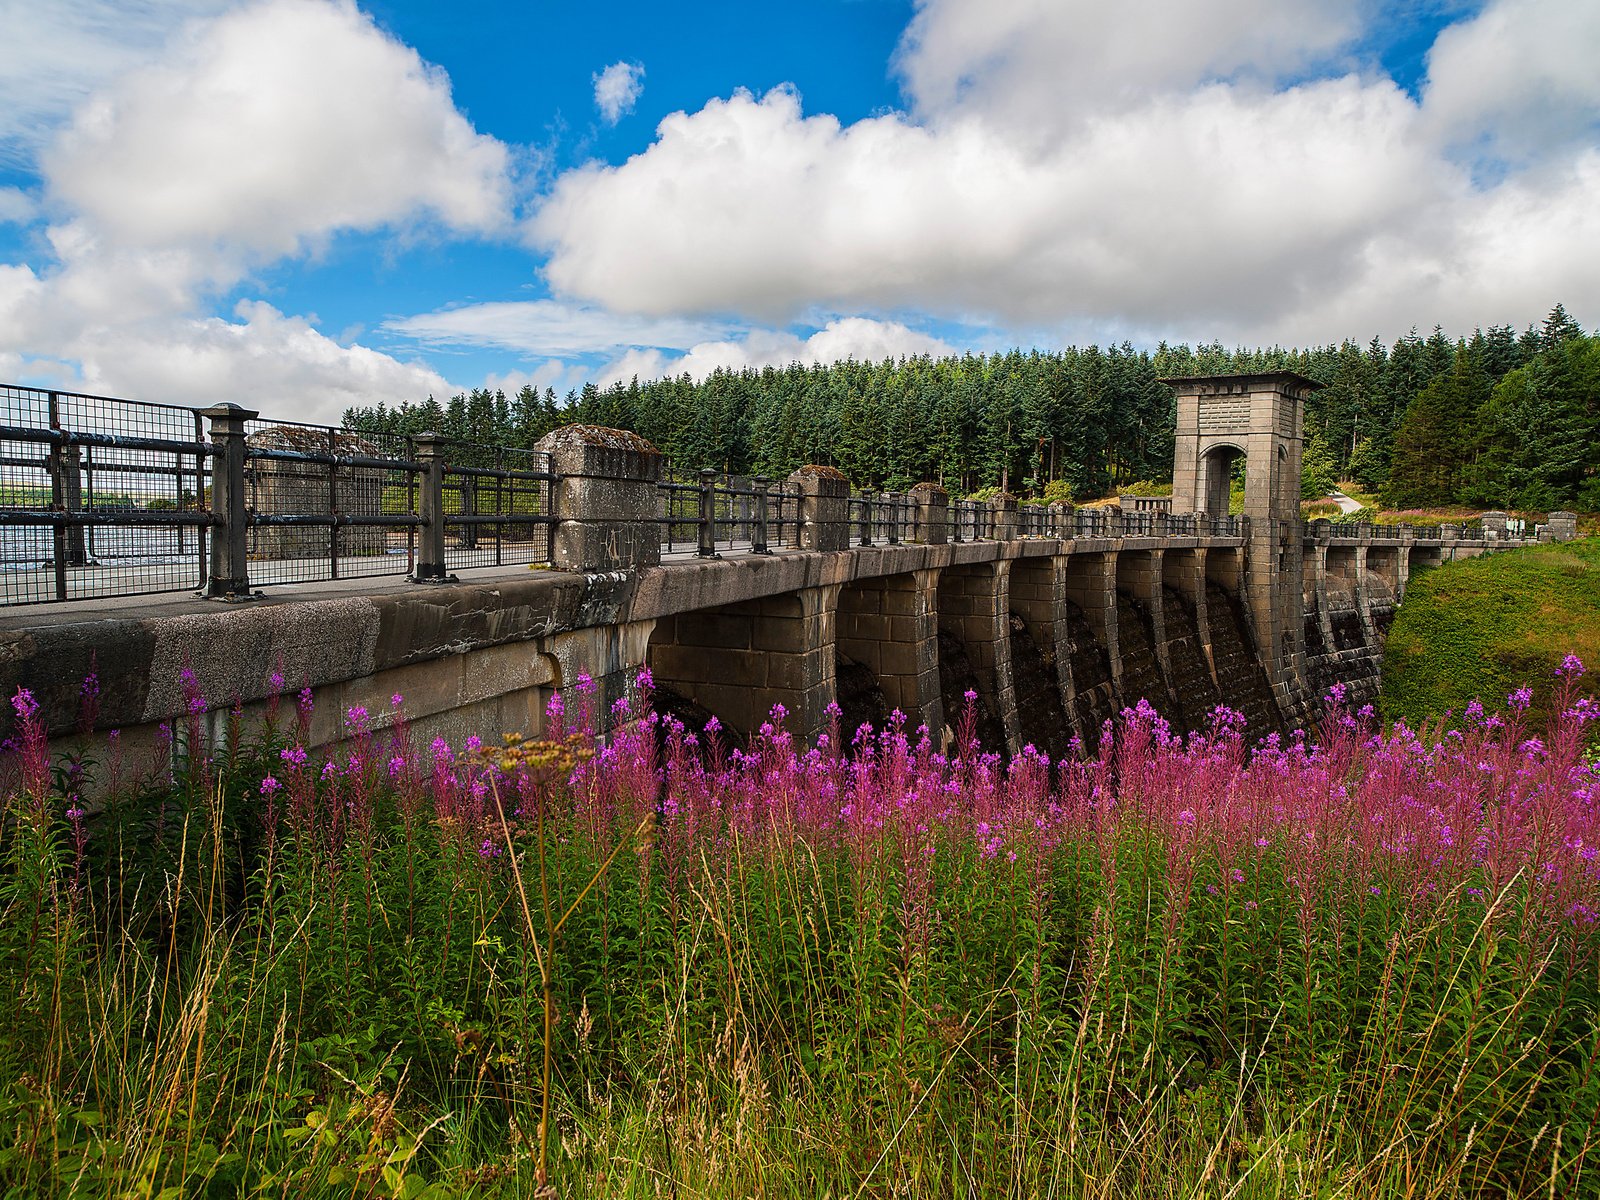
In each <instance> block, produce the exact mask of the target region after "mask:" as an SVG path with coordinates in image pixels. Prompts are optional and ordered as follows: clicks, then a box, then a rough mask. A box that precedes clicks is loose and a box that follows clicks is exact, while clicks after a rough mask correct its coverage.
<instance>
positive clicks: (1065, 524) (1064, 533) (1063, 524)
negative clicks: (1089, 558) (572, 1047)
mask: <svg viewBox="0 0 1600 1200" xmlns="http://www.w3.org/2000/svg"><path fill="white" fill-rule="evenodd" d="M1049 507H1050V528H1051V530H1052V531H1053V533H1054V536H1056V537H1058V538H1070V537H1074V536H1076V534H1077V529H1076V526H1075V525H1074V522H1073V507H1072V502H1071V501H1064V500H1057V501H1056V502H1055V503H1054V504H1052V505H1050V506H1049Z"/></svg>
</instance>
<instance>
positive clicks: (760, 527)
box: [750, 475, 772, 554]
mask: <svg viewBox="0 0 1600 1200" xmlns="http://www.w3.org/2000/svg"><path fill="white" fill-rule="evenodd" d="M750 482H751V485H752V486H753V487H754V488H755V493H756V520H755V524H754V525H752V526H751V527H750V553H751V554H770V553H772V551H770V550H768V549H767V488H768V487H769V486H771V484H772V480H770V479H768V478H767V477H766V476H765V475H757V476H756V477H755V478H754V479H752V480H751V481H750Z"/></svg>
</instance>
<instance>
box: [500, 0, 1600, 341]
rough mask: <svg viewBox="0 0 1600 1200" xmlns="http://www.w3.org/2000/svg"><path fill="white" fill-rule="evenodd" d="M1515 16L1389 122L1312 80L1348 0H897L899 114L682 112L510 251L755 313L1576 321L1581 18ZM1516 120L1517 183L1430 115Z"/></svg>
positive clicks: (1341, 88)
mask: <svg viewBox="0 0 1600 1200" xmlns="http://www.w3.org/2000/svg"><path fill="white" fill-rule="evenodd" d="M1541 7H1549V8H1550V9H1551V10H1552V11H1553V10H1554V9H1555V8H1556V7H1558V0H1494V3H1492V4H1491V5H1490V7H1489V8H1488V9H1487V10H1485V11H1484V12H1483V13H1482V15H1481V16H1477V17H1472V18H1468V19H1467V20H1466V21H1465V22H1464V23H1462V24H1460V25H1457V26H1455V27H1453V28H1452V29H1451V30H1449V31H1447V33H1446V35H1445V36H1444V37H1442V38H1441V39H1440V41H1439V47H1438V49H1437V50H1436V52H1435V55H1434V58H1433V61H1432V64H1431V72H1432V73H1431V75H1430V83H1429V86H1428V91H1427V98H1426V104H1425V105H1419V103H1418V102H1417V101H1416V100H1414V99H1413V98H1412V97H1410V96H1408V95H1407V94H1406V93H1405V92H1403V91H1402V90H1401V89H1400V88H1399V87H1398V86H1397V85H1396V84H1395V83H1394V82H1393V81H1392V80H1390V79H1388V78H1387V77H1383V76H1381V75H1375V74H1373V73H1371V72H1368V71H1350V72H1345V70H1344V68H1343V67H1342V66H1340V67H1338V69H1330V67H1329V64H1330V63H1331V64H1338V63H1340V62H1342V59H1343V56H1345V55H1347V54H1353V53H1354V50H1352V46H1354V45H1355V44H1356V42H1357V41H1359V38H1360V36H1361V35H1362V34H1363V33H1364V32H1365V31H1364V30H1363V29H1362V26H1361V23H1360V18H1361V15H1362V14H1363V13H1364V12H1370V11H1372V9H1373V6H1372V5H1368V4H1360V3H1358V4H1349V3H1346V2H1345V0H1337V2H1335V0H1289V2H1284V3H1279V2H1277V0H1272V2H1269V0H1214V2H1211V3H1206V4H1196V3H1193V0H1134V2H1132V3H1130V4H1124V5H1116V6H1105V5H1102V4H1099V3H1090V2H1089V0H1065V2H1063V0H1050V2H1046V0H1030V2H1024V0H996V2H989V0H983V2H980V0H924V3H922V5H921V6H920V8H919V12H918V15H917V17H916V19H915V21H914V23H913V26H912V28H911V29H910V30H909V31H908V33H907V36H906V38H905V41H904V43H903V45H902V49H901V53H900V57H899V59H898V63H897V65H898V69H899V70H900V72H901V74H902V77H903V78H904V80H905V81H906V86H907V90H908V94H909V95H910V96H911V97H912V100H913V108H912V111H911V112H910V113H889V114H884V115H878V116H874V117H871V118H868V119H864V120H860V121H857V122H855V123H853V124H848V125H844V124H841V123H840V122H839V121H838V120H837V119H836V118H834V117H832V116H830V115H826V114H818V115H809V116H808V115H806V114H804V112H803V111H802V108H801V104H800V99H799V97H798V95H797V94H796V93H795V92H794V91H793V90H792V89H779V90H776V91H773V92H770V93H768V94H767V95H765V96H763V97H760V98H756V97H753V96H751V95H749V94H747V93H736V94H735V95H733V96H732V97H730V98H727V99H717V100H712V101H710V102H708V103H707V104H706V105H705V106H704V107H703V108H702V109H700V110H699V111H698V112H693V113H684V112H680V113H674V114H672V115H670V116H669V117H667V118H666V119H665V120H663V121H662V122H661V124H660V126H659V127H658V130H657V138H656V140H655V142H654V143H653V144H652V145H651V146H650V147H649V148H648V149H647V150H645V151H644V152H643V153H640V154H638V155H635V156H634V157H632V158H630V159H629V160H628V161H626V162H625V163H622V164H620V165H617V166H610V165H605V164H589V165H587V166H584V167H582V168H579V169H576V170H573V171H569V172H568V173H566V174H565V175H563V176H562V177H561V178H560V179H559V180H558V181H557V182H556V184H555V186H554V187H553V188H552V190H551V192H550V194H549V196H548V198H547V200H546V202H545V203H544V205H543V207H542V208H541V209H540V211H539V212H538V213H537V214H535V216H534V218H533V219H532V221H531V222H530V223H529V226H528V231H529V238H530V241H531V242H532V244H533V245H535V246H536V247H538V248H540V249H541V250H543V251H545V252H546V253H547V254H548V256H549V258H548V263H547V268H546V276H547V278H548V280H549V282H550V284H551V286H552V289H553V290H554V291H555V292H556V293H557V294H558V295H560V296H564V297H566V298H569V299H570V300H572V301H575V302H582V303H587V304H593V305H598V306H601V307H604V308H607V309H610V310H612V311H619V312H635V313H640V314H645V315H650V316H655V317H664V316H668V315H682V314H685V313H707V314H718V315H722V316H727V315H730V314H732V315H735V316H737V317H739V318H742V319H745V320H747V321H751V322H757V323H763V324H769V325H770V324H782V323H787V322H789V321H792V320H795V319H796V318H798V317H801V316H803V314H805V313H807V312H809V311H815V310H818V309H820V310H823V311H828V312H858V313H866V314H874V313H876V314H883V313H906V312H913V313H917V312H920V313H923V314H928V315H931V316H936V317H939V318H947V319H953V320H958V321H963V322H967V323H973V324H981V323H988V324H990V325H992V326H998V327H1001V328H1009V329H1019V328H1028V329H1035V330H1045V331H1048V330H1051V329H1062V328H1072V329H1075V330H1082V329H1084V328H1085V327H1086V326H1087V327H1089V328H1091V329H1092V328H1094V327H1096V326H1098V327H1099V328H1100V329H1119V330H1127V331H1131V332H1132V333H1133V334H1134V335H1135V336H1139V335H1143V336H1147V337H1150V338H1151V339H1152V340H1153V339H1154V338H1156V337H1193V336H1196V335H1197V334H1201V333H1203V334H1204V335H1207V336H1210V335H1217V336H1222V337H1223V338H1224V339H1225V340H1234V339H1239V340H1260V341H1266V342H1271V341H1278V340H1282V341H1293V340H1302V339H1311V340H1322V339H1325V338H1329V337H1337V336H1340V335H1342V334H1345V333H1348V332H1359V333H1365V332H1367V331H1376V332H1383V333H1386V334H1394V333H1399V332H1402V331H1403V330H1404V329H1406V328H1409V326H1410V325H1411V324H1413V323H1414V322H1419V321H1420V322H1423V323H1425V324H1426V323H1431V322H1432V321H1434V320H1436V319H1437V320H1446V319H1448V318H1450V317H1452V316H1457V315H1459V317H1460V319H1462V320H1463V321H1464V322H1465V325H1466V327H1469V328H1470V327H1471V325H1473V324H1478V323H1487V322H1490V321H1497V320H1512V321H1515V322H1518V323H1520V322H1521V321H1523V320H1528V319H1532V318H1534V317H1536V316H1538V315H1539V314H1541V313H1542V312H1543V311H1545V310H1546V309H1547V308H1548V307H1549V305H1550V304H1551V303H1552V302H1553V301H1554V300H1556V299H1564V300H1565V301H1566V303H1567V304H1568V305H1569V307H1573V308H1575V309H1577V310H1579V311H1583V310H1585V309H1591V310H1592V309H1600V279H1597V277H1596V272H1595V270H1593V269H1591V268H1590V267H1589V266H1588V265H1587V262H1588V259H1589V258H1591V257H1592V256H1586V255H1583V254H1581V253H1573V252H1572V251H1573V249H1574V248H1575V247H1577V246H1580V245H1585V244H1593V243H1584V242H1581V241H1578V240H1575V239H1573V238H1569V239H1568V242H1567V252H1566V254H1565V256H1562V255H1560V254H1553V253H1552V252H1551V245H1550V239H1551V238H1552V237H1553V236H1554V231H1556V230H1558V229H1559V228H1560V227H1561V225H1562V223H1563V222H1567V223H1568V224H1569V225H1570V226H1571V227H1572V228H1574V229H1586V228H1587V227H1588V224H1589V221H1588V218H1587V216H1586V215H1585V214H1586V213H1587V212H1589V211H1593V210H1600V181H1597V180H1596V178H1595V176H1594V173H1593V172H1592V171H1591V170H1590V169H1589V168H1588V167H1586V166H1584V160H1583V159H1582V158H1581V157H1580V155H1581V154H1582V153H1583V152H1584V149H1585V147H1587V148H1590V149H1592V148H1593V147H1594V146H1595V144H1596V139H1595V137H1594V136H1593V128H1592V122H1591V124H1590V125H1584V124H1583V123H1582V120H1580V118H1581V117H1583V114H1586V113H1591V112H1592V111H1593V109H1592V108H1586V107H1584V106H1585V105H1591V103H1592V99H1593V97H1595V96H1597V95H1600V84H1597V83H1595V78H1596V77H1595V76H1594V75H1593V74H1592V73H1589V74H1584V73H1583V72H1582V70H1581V69H1580V68H1579V67H1578V66H1577V65H1575V64H1578V63H1580V62H1581V59H1582V51H1583V48H1586V47H1588V46H1591V45H1593V44H1594V43H1595V40H1596V38H1595V36H1591V33H1590V26H1591V24H1593V22H1595V21H1596V20H1600V18H1597V17H1596V16H1594V15H1593V13H1594V11H1595V10H1594V8H1593V6H1592V5H1587V6H1584V5H1578V6H1570V7H1573V8H1582V9H1585V10H1586V11H1585V15H1583V16H1581V17H1578V16H1571V15H1570V14H1569V15H1568V16H1567V17H1565V18H1563V19H1562V21H1560V22H1553V23H1548V25H1549V28H1554V29H1555V30H1556V31H1557V33H1558V34H1559V36H1557V37H1556V38H1555V39H1554V40H1556V41H1563V42H1564V43H1565V44H1562V45H1548V46H1547V45H1545V44H1544V42H1545V34H1546V33H1547V32H1548V31H1549V28H1541V27H1540V25H1539V22H1538V21H1537V20H1536V19H1535V18H1536V17H1537V16H1538V12H1537V11H1536V10H1537V9H1540V8H1541ZM1502 10H1505V11H1512V10H1516V12H1517V13H1520V17H1519V19H1521V20H1523V25H1522V26H1520V27H1519V30H1520V32H1519V33H1518V34H1517V42H1516V46H1517V50H1518V52H1517V53H1516V54H1514V55H1509V56H1507V57H1506V64H1507V65H1506V66H1505V68H1504V72H1503V73H1501V74H1496V73H1494V72H1488V73H1487V76H1486V77H1487V79H1488V81H1489V86H1488V87H1487V88H1486V90H1485V96H1484V97H1479V98H1475V97H1473V96H1472V95H1470V94H1469V93H1468V91H1467V90H1466V89H1465V88H1459V87H1458V86H1457V83H1456V82H1455V81H1457V80H1460V79H1465V78H1470V77H1472V74H1473V71H1474V70H1475V68H1474V66H1473V63H1474V61H1475V60H1474V55H1477V54H1479V53H1480V51H1478V50H1476V49H1474V47H1477V46H1479V45H1480V44H1482V45H1487V39H1488V38H1489V37H1490V36H1492V35H1494V34H1495V31H1496V30H1497V29H1499V28H1500V26H1498V25H1496V24H1495V22H1496V21H1497V20H1499V19H1500V18H1499V17H1498V16H1497V14H1499V13H1501V12H1502ZM1524 10H1525V11H1524ZM1485 31H1487V32H1485ZM1469 50H1471V51H1472V53H1468V51H1469ZM1296 71H1299V72H1302V73H1308V75H1307V77H1305V78H1301V79H1300V80H1299V81H1298V82H1295V81H1294V79H1295V78H1296V76H1295V75H1294V73H1295V72H1296ZM1552 96H1558V97H1564V98H1565V100H1563V101H1562V103H1563V104H1565V106H1566V107H1565V109H1564V110H1563V111H1562V112H1559V113H1557V114H1555V115H1553V116H1552V115H1551V114H1550V113H1549V111H1548V109H1549V107H1550V106H1551V105H1553V104H1554V103H1555V101H1553V100H1551V99H1550V97H1552ZM1540 97H1544V99H1540ZM1474 106H1476V107H1474ZM1574 113H1576V114H1578V116H1574V115H1573V114H1574ZM1524 118H1526V119H1528V120H1542V121H1544V122H1545V125H1544V129H1545V133H1546V134H1547V135H1548V140H1549V143H1550V144H1551V145H1554V146H1556V147H1557V148H1558V149H1560V150H1561V152H1560V153H1547V154H1545V155H1544V157H1543V159H1542V160H1541V161H1540V162H1539V164H1538V170H1539V175H1538V176H1537V177H1535V176H1532V175H1519V174H1516V173H1515V172H1513V173H1512V174H1510V175H1508V176H1495V177H1494V178H1493V181H1492V182H1490V183H1484V182H1482V181H1481V180H1478V179H1475V178H1474V175H1473V168H1474V166H1475V164H1474V163H1473V161H1471V159H1470V158H1469V159H1467V160H1465V161H1462V160H1458V158H1457V157H1455V156H1454V154H1453V151H1452V148H1451V147H1452V145H1453V144H1457V143H1458V142H1459V134H1458V133H1455V132H1452V131H1451V126H1452V124H1453V123H1454V124H1461V123H1464V124H1465V126H1466V127H1467V128H1478V129H1484V128H1487V129H1490V130H1494V129H1501V128H1503V129H1506V130H1515V129H1517V128H1519V126H1518V125H1517V124H1516V122H1517V121H1518V120H1521V119H1524ZM1583 119H1588V118H1583ZM1446 135H1448V136H1446ZM1562 139H1565V140H1564V141H1563V140H1562ZM1586 206H1587V207H1586ZM1573 222H1576V224H1572V223H1573ZM1469 266H1470V269H1469ZM1524 305H1529V306H1531V307H1525V306H1524ZM1335 316H1337V317H1338V323H1336V324H1334V323H1329V322H1330V319H1331V318H1333V317H1335ZM661 361H662V362H666V361H667V360H666V359H665V358H664V357H663V358H662V359H661Z"/></svg>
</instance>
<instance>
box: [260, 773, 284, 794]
mask: <svg viewBox="0 0 1600 1200" xmlns="http://www.w3.org/2000/svg"><path fill="white" fill-rule="evenodd" d="M282 787H283V784H281V783H279V782H278V781H277V780H276V779H274V778H273V777H272V776H271V775H268V776H266V778H264V779H262V781H261V794H262V795H263V796H273V795H275V794H276V793H277V792H278V791H279V790H280V789H281V788H282Z"/></svg>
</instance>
